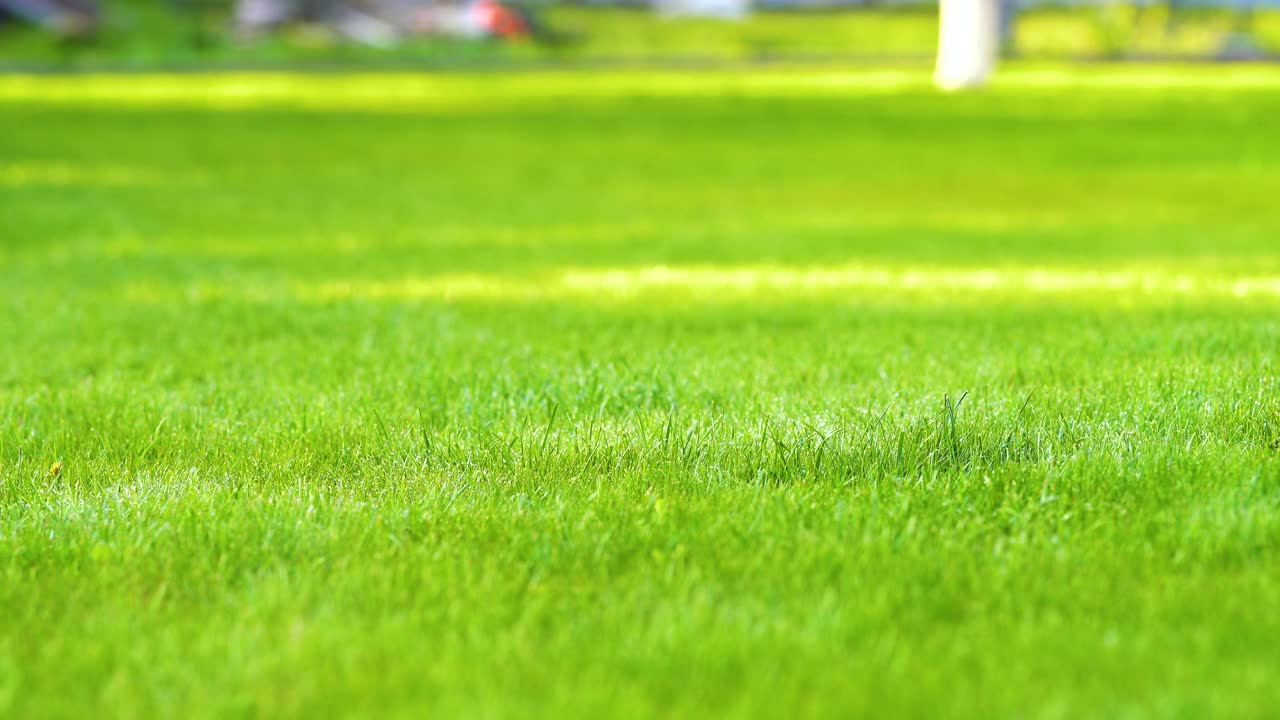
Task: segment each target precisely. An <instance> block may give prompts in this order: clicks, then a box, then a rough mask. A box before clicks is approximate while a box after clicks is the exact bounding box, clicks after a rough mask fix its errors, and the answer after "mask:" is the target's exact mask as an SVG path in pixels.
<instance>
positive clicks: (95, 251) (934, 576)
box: [0, 66, 1280, 718]
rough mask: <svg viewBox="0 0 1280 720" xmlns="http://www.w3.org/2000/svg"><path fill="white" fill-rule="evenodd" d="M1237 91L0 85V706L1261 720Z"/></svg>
mask: <svg viewBox="0 0 1280 720" xmlns="http://www.w3.org/2000/svg"><path fill="white" fill-rule="evenodd" d="M1277 117H1280V70H1274V69H1265V68H1264V69H1257V68H1246V67H1228V68H1201V69H1177V68H1168V67H1149V66H1148V67H1139V68H1127V69H1126V68H1108V67H1095V68H1093V69H1089V70H1079V69H1075V70H1064V69H1060V68H1053V67H1021V68H1017V67H1015V68H1011V69H1009V70H1008V71H1007V72H1006V73H1005V74H1004V75H1002V77H1001V79H1000V82H999V83H998V84H997V85H996V86H995V87H994V88H992V89H990V90H988V91H985V92H982V93H977V94H972V95H966V96H957V97H945V96H941V95H938V94H935V93H934V92H932V91H931V90H929V89H928V86H927V77H926V76H925V75H924V74H922V73H916V72H915V71H908V72H888V71H884V72H847V71H841V70H838V69H826V70H816V69H810V70H804V71H789V70H785V69H779V70H770V71H751V72H742V73H724V74H710V73H708V74H694V75H677V74H661V73H652V72H648V73H638V72H637V73H594V74H568V73H566V74H556V73H534V72H526V73H520V74H515V75H486V74H477V75H445V76H410V75H373V76H349V75H348V76H288V75H245V76H234V75H196V76H171V77H162V76H130V77H112V76H83V77H46V78H24V77H20V76H19V77H15V76H10V77H4V78H0V349H2V352H0V716H8V717H15V718H35V717H87V716H94V715H101V714H102V713H101V710H102V709H108V710H109V711H110V712H109V714H110V715H116V716H122V717H153V716H168V717H202V716H209V717H215V716H217V717H229V716H246V717H253V716H256V717H290V716H312V717H321V716H331V715H340V716H366V717H374V716H378V717H382V716H400V717H415V718H416V717H440V718H447V717H468V718H469V717H486V718H490V717H491V718H498V717H511V718H527V717H546V718H565V717H584V718H586V717H656V716H665V717H705V716H730V717H765V716H769V717H868V718H872V717H875V718H879V717H894V716H903V717H921V718H936V717H940V716H944V717H972V718H991V717H1025V718H1042V717H1043V718H1079V717H1117V718H1121V717H1123V718H1148V717H1161V718H1166V717H1167V718H1181V717H1186V718H1201V717H1258V718H1264V717H1275V716H1276V715H1277V713H1280V683H1277V682H1276V675H1275V673H1276V668H1277V667H1280V613H1278V612H1277V608H1280V363H1278V361H1277V356H1276V354H1277V351H1280V213H1278V212H1277V207H1278V206H1277V197H1278V196H1280V143H1278V142H1277V141H1276V132H1275V130H1276V121H1277V120H1276V119H1277ZM57 461H60V462H61V463H62V466H61V472H60V474H57V475H56V476H54V475H51V474H50V467H51V466H52V465H53V464H54V463H55V462H57ZM94 708H97V709H98V710H99V712H97V713H95V711H94Z"/></svg>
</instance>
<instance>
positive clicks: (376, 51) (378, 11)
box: [0, 0, 1280, 70]
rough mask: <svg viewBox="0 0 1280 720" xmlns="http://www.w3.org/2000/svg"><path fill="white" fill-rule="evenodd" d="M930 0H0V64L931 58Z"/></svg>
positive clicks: (1194, 7) (1106, 32)
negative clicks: (648, 0) (650, 0)
mask: <svg viewBox="0 0 1280 720" xmlns="http://www.w3.org/2000/svg"><path fill="white" fill-rule="evenodd" d="M937 18H938V8H937V4H936V2H929V1H928V0H923V1H922V0H652V2H646V1H637V0H0V65H2V66H3V67H2V68H0V69H7V70H30V69H42V68H53V69H58V68H62V69H66V68H89V69H165V68H168V69H180V68H183V67H226V68H245V67H299V66H301V67H306V66H328V65H333V66H337V67H352V66H355V67H417V66H424V67H427V66H463V67H472V66H508V65H527V64H540V63H542V64H546V63H563V62H575V63H598V64H623V63H663V64H672V65H679V64H697V63H725V62H772V61H806V60H813V61H824V62H825V61H844V60H848V61H860V60H866V61H874V62H878V63H883V62H902V63H915V62H917V61H918V62H928V61H930V60H931V59H932V58H933V56H934V53H935V51H936V48H937V33H938V29H937V23H938V19H937ZM1000 28H1001V43H1002V52H1003V54H1004V55H1006V56H1017V57H1023V58H1031V59H1035V58H1044V59H1072V60H1091V59H1106V60H1116V59H1131V60H1134V61H1153V60H1171V59H1172V60H1189V61H1201V60H1203V61H1218V60H1269V59H1274V58H1276V57H1277V54H1278V53H1280V0H1166V1H1161V2H1101V3H1100V2H1079V3H1075V2H1061V1H1060V0H1052V1H1050V0H1005V2H1004V3H1003V5H1002V7H1001V18H1000Z"/></svg>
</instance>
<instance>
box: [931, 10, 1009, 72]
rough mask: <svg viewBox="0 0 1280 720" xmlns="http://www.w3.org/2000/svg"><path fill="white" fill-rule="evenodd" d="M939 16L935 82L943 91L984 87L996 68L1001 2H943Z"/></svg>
mask: <svg viewBox="0 0 1280 720" xmlns="http://www.w3.org/2000/svg"><path fill="white" fill-rule="evenodd" d="M938 13H939V17H938V67H937V70H935V71H934V75H933V80H934V82H936V83H937V84H938V87H940V88H942V89H944V90H960V89H963V88H969V87H976V86H978V85H981V84H982V83H983V82H984V81H985V80H986V79H987V76H988V75H990V74H991V71H992V69H993V68H995V64H996V52H997V50H998V46H999V34H1000V29H999V24H1000V23H999V17H1000V0H940V2H939V8H938Z"/></svg>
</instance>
